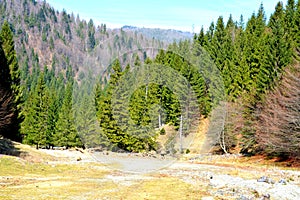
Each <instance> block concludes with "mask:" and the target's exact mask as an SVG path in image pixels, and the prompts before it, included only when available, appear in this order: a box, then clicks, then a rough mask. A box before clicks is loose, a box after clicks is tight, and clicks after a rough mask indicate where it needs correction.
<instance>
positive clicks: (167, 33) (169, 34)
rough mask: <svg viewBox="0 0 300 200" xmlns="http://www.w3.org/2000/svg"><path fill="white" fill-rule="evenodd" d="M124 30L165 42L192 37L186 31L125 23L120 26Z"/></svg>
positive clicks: (191, 34)
mask: <svg viewBox="0 0 300 200" xmlns="http://www.w3.org/2000/svg"><path fill="white" fill-rule="evenodd" d="M121 29H122V30H123V31H125V32H137V33H140V34H142V35H143V36H145V37H147V38H148V39H153V38H154V39H156V40H159V41H163V42H166V43H172V42H174V41H176V42H178V41H180V40H188V39H192V38H193V36H194V34H193V33H191V32H187V31H180V30H174V29H161V28H144V27H142V28H140V27H136V26H130V25H125V26H123V27H122V28H121Z"/></svg>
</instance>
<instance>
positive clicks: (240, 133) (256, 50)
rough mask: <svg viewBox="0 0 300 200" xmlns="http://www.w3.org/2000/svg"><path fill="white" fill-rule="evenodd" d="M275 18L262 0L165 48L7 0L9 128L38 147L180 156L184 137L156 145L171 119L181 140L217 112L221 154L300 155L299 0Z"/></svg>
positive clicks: (0, 130) (5, 110)
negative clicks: (253, 10)
mask: <svg viewBox="0 0 300 200" xmlns="http://www.w3.org/2000/svg"><path fill="white" fill-rule="evenodd" d="M267 17H268V16H266V15H265V12H264V8H263V5H261V6H260V7H259V9H258V11H257V13H253V15H252V16H251V17H250V19H248V20H244V19H243V16H242V15H241V17H240V20H239V21H238V22H235V21H233V18H232V17H231V16H230V17H229V19H223V17H222V16H220V17H219V18H218V20H217V22H212V23H211V25H210V27H209V29H208V30H204V29H203V28H202V29H201V31H200V33H199V34H195V35H194V37H193V40H184V41H183V40H182V41H179V42H174V43H172V44H170V45H169V46H168V47H166V44H164V43H163V42H162V41H158V40H156V39H159V38H158V37H157V38H153V39H151V38H150V39H149V38H147V37H145V36H143V35H142V34H139V33H138V32H131V31H124V30H122V29H121V30H110V29H109V28H107V27H106V25H105V24H102V25H101V26H97V27H95V25H94V23H93V21H92V20H90V21H89V22H86V21H85V20H81V19H80V18H79V16H76V17H75V16H74V14H70V13H66V11H64V10H63V11H61V12H59V11H55V10H54V9H53V8H52V7H50V6H49V5H48V4H47V3H46V2H45V1H43V2H36V1H34V0H30V1H29V0H15V1H12V0H2V1H1V4H0V23H1V24H2V29H1V47H2V49H3V51H2V50H1V49H0V56H1V60H0V62H1V71H0V72H1V74H0V75H1V77H2V78H1V80H0V81H2V82H1V83H0V86H1V88H0V92H1V94H2V95H1V96H3V97H2V98H1V99H0V102H1V110H0V118H1V124H0V134H1V135H3V136H5V137H9V138H13V139H15V138H19V139H22V140H23V142H25V143H28V144H32V145H36V146H37V148H38V147H39V146H43V147H45V146H66V147H73V146H84V147H87V148H89V147H102V148H106V149H109V150H118V149H122V150H126V151H130V152H141V151H151V150H155V151H162V150H164V151H167V152H169V153H176V151H177V150H178V148H177V147H175V146H176V143H178V139H176V138H175V136H172V137H173V138H172V137H170V138H168V141H167V142H165V143H164V144H161V143H159V142H158V138H159V137H160V136H162V135H165V134H166V131H165V129H164V125H168V126H169V127H171V129H172V130H174V131H175V132H176V133H177V132H179V133H180V140H181V139H182V138H184V137H188V136H189V135H191V134H193V132H194V131H195V130H197V128H198V124H199V121H200V120H203V119H204V118H207V119H209V120H210V122H211V123H213V121H214V120H216V119H217V120H218V121H219V122H220V123H219V124H218V123H217V124H216V125H214V126H215V127H213V128H211V129H210V131H211V132H209V133H208V134H207V135H208V136H207V137H208V138H209V139H210V140H209V142H210V144H209V145H210V146H214V147H215V148H214V149H213V151H214V152H225V153H226V152H235V153H237V152H238V153H243V154H244V155H255V154H258V153H262V154H267V155H269V156H279V157H282V158H289V157H294V158H295V157H299V155H300V154H299V153H300V145H299V144H300V140H299V138H300V129H299V123H300V118H299V116H300V114H299V112H300V111H299V106H300V104H299V102H300V92H299V91H300V85H299V75H300V74H299V59H300V32H299V29H300V1H294V0H289V1H288V3H287V5H286V6H284V5H283V4H282V3H281V2H279V3H278V4H277V6H276V8H275V11H274V12H273V14H272V15H271V16H270V17H269V18H268V20H267ZM143 47H151V48H152V49H151V48H143ZM164 47H166V50H163V48H164ZM154 48H155V49H156V50H155V52H153V49H154ZM14 49H15V50H14ZM136 49H138V51H135V50H136ZM158 49H161V50H160V51H157V50H158ZM128 52H130V53H128ZM132 52H135V53H132ZM207 54H208V55H209V56H210V58H211V60H212V61H213V62H214V65H215V66H216V68H217V71H218V73H219V75H220V77H217V76H214V75H213V74H214V73H215V71H214V70H213V67H212V68H205V67H203V66H205V64H206V67H207V66H212V63H210V58H208V57H207ZM115 58H118V59H115ZM187 58H188V59H187ZM199 58H201V59H202V60H201V63H202V64H201V66H200V70H199V66H197V64H198V63H197V59H199ZM203 63H205V64H203ZM165 69H169V71H167V72H166V71H165ZM209 69H212V70H211V71H209ZM173 72H176V73H173ZM208 74H210V76H208ZM164 76H165V77H169V78H168V81H169V82H168V81H164V82H160V81H157V80H161V79H162V77H164ZM132 77H134V78H132ZM181 77H182V78H183V79H180V78H181ZM216 78H219V79H218V80H216ZM152 79H153V80H156V81H157V82H155V81H151V80H152ZM124 80H125V82H124ZM136 80H143V81H146V82H143V81H142V82H136ZM181 80H183V81H181ZM95 83H97V84H95ZM137 83H143V84H137ZM171 83H173V84H174V87H173V86H172V87H171ZM186 83H187V84H186ZM220 83H221V84H220ZM184 85H188V89H186V88H184V87H183V86H184ZM223 86H224V87H223ZM178 91H180V92H178ZM190 91H193V93H194V94H195V95H194V97H195V98H192V97H191V96H192V95H190V94H191V92H190ZM222 92H223V93H222ZM190 97H191V98H190ZM221 97H222V98H221ZM124 102H126V103H124ZM183 105H184V106H183ZM220 106H221V107H222V108H223V109H222V112H219V110H216V109H219V108H220ZM223 111H224V113H223ZM216 112H217V113H218V114H219V115H220V118H218V116H217V115H215V114H214V113H216ZM221 115H223V116H221ZM221 118H222V119H224V120H225V121H224V123H223V121H222V119H221ZM18 130H19V131H18ZM180 150H181V151H182V150H183V149H182V148H180ZM184 150H186V152H188V151H187V150H188V149H184ZM177 152H178V151H177Z"/></svg>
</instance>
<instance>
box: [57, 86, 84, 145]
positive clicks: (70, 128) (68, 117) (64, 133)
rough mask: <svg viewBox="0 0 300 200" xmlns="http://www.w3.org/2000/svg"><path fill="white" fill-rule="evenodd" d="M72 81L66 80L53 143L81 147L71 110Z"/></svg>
mask: <svg viewBox="0 0 300 200" xmlns="http://www.w3.org/2000/svg"><path fill="white" fill-rule="evenodd" d="M72 94H73V83H72V82H68V83H67V85H66V91H65V94H64V99H63V103H62V107H61V109H60V112H59V115H58V116H59V117H58V120H57V123H56V131H55V135H54V136H53V137H54V145H56V146H65V147H67V148H69V147H76V146H77V147H81V146H82V142H81V139H80V138H79V136H78V134H77V130H76V127H75V119H74V110H73V98H72Z"/></svg>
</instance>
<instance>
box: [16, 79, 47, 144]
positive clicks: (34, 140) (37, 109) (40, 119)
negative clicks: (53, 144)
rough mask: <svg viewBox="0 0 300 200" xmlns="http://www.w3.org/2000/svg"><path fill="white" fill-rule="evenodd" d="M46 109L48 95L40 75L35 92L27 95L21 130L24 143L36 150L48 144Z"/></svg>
mask: <svg viewBox="0 0 300 200" xmlns="http://www.w3.org/2000/svg"><path fill="white" fill-rule="evenodd" d="M48 108H49V93H48V90H47V88H46V83H45V81H44V74H43V73H41V74H40V77H39V79H38V83H37V86H36V88H35V90H32V91H31V93H30V94H29V100H28V101H27V104H26V107H25V115H26V117H25V119H24V121H23V123H22V128H21V132H22V134H23V135H24V141H25V143H28V144H35V145H36V148H37V149H38V148H39V147H40V146H46V145H47V144H50V142H49V139H50V135H48V134H49V132H48V125H49V124H48V122H49V121H48Z"/></svg>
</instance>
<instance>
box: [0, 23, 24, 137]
mask: <svg viewBox="0 0 300 200" xmlns="http://www.w3.org/2000/svg"><path fill="white" fill-rule="evenodd" d="M0 40H1V46H2V48H3V51H4V56H5V57H6V62H7V65H8V67H9V75H8V77H10V80H9V82H10V87H11V90H12V94H13V100H14V106H13V110H14V116H13V118H12V124H11V125H10V128H9V129H8V130H7V131H8V132H10V136H11V137H10V138H11V139H14V140H18V141H20V140H21V138H20V135H19V129H20V123H21V121H22V116H21V104H22V101H23V99H22V88H21V85H20V70H19V66H18V61H17V56H16V51H15V47H14V40H13V33H12V31H11V29H10V27H9V24H8V22H7V21H5V22H4V23H3V26H2V29H1V32H0ZM3 67H4V68H5V65H4V66H3ZM3 75H5V73H4V74H3ZM8 77H5V79H4V80H8Z"/></svg>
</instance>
